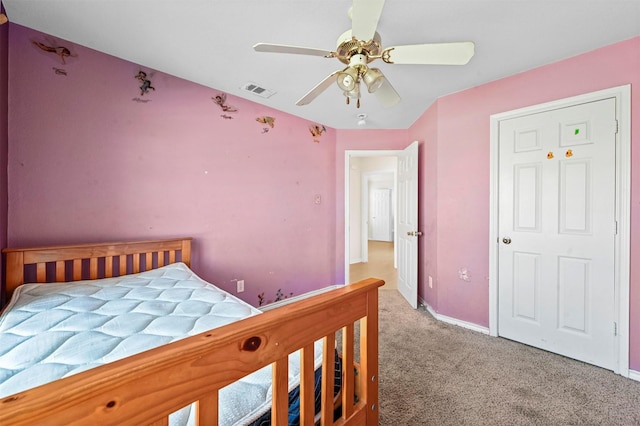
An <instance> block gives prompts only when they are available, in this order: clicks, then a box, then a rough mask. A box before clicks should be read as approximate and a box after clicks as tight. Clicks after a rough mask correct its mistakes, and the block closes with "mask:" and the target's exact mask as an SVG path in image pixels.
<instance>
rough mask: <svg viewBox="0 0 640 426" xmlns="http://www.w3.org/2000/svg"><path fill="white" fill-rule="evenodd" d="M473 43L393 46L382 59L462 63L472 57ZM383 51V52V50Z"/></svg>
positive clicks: (387, 60) (421, 63)
mask: <svg viewBox="0 0 640 426" xmlns="http://www.w3.org/2000/svg"><path fill="white" fill-rule="evenodd" d="M474 51H475V45H474V44H473V42H470V41H463V42H457V43H429V44H412V45H407V46H395V47H390V48H388V49H385V52H388V53H389V56H388V58H384V56H383V60H384V61H385V62H388V63H393V64H418V65H464V64H466V63H467V62H469V60H470V59H471V58H472V57H473V54H474ZM383 53H384V52H383Z"/></svg>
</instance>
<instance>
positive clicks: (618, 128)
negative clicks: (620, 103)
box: [613, 120, 620, 135]
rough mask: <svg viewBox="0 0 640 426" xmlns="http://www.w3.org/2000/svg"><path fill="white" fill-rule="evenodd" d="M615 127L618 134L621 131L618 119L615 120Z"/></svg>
mask: <svg viewBox="0 0 640 426" xmlns="http://www.w3.org/2000/svg"><path fill="white" fill-rule="evenodd" d="M613 129H614V133H615V134H616V135H617V134H618V132H619V131H620V126H619V125H618V120H613Z"/></svg>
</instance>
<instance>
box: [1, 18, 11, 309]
mask: <svg viewBox="0 0 640 426" xmlns="http://www.w3.org/2000/svg"><path fill="white" fill-rule="evenodd" d="M0 11H1V12H4V7H2V6H0ZM8 59H9V25H6V24H5V25H1V26H0V247H4V246H5V245H6V244H7V190H8V188H7V145H8V143H9V134H8V131H7V114H8V101H7V97H8V93H7V92H8V78H9V77H8V75H9V62H8ZM3 269H4V267H3V264H2V256H0V271H2V270H3ZM0 291H1V290H0ZM2 303H3V295H2V294H0V306H2Z"/></svg>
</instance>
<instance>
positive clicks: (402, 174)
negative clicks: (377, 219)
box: [344, 141, 422, 309]
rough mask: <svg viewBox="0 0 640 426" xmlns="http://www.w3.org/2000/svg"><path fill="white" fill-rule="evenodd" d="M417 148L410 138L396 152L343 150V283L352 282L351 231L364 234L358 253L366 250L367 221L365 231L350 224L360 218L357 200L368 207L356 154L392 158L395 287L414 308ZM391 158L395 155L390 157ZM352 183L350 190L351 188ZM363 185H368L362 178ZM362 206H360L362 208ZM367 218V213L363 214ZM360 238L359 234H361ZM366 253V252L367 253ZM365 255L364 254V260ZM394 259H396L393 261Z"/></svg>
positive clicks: (366, 193) (376, 159)
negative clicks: (360, 186) (364, 198)
mask: <svg viewBox="0 0 640 426" xmlns="http://www.w3.org/2000/svg"><path fill="white" fill-rule="evenodd" d="M418 150H419V142H418V141H414V142H412V143H411V144H409V146H407V147H406V148H405V149H403V150H399V151H345V256H344V259H345V282H347V283H349V282H352V280H351V278H350V265H351V259H352V248H351V247H352V242H354V241H358V239H357V238H353V234H354V233H356V234H357V232H358V231H360V232H362V234H363V235H364V234H366V235H367V242H366V244H362V246H363V247H361V256H362V252H364V250H368V245H369V239H368V235H369V234H368V223H367V230H365V229H364V228H365V226H364V224H363V223H362V222H366V221H367V219H365V220H362V221H361V223H352V222H351V221H350V220H351V218H353V217H356V218H358V217H362V215H359V214H357V210H358V207H357V205H358V203H360V210H364V209H367V208H368V205H369V203H368V202H365V203H363V202H362V201H361V200H362V198H363V197H362V193H365V194H364V196H365V197H368V193H369V191H368V190H367V191H361V193H360V195H359V196H358V195H356V193H357V191H358V190H359V189H360V188H358V187H357V182H359V181H360V179H359V178H358V174H362V173H361V171H360V170H359V169H358V164H357V163H358V161H359V157H375V158H372V159H371V161H372V162H374V164H375V162H376V161H380V160H381V159H382V158H383V157H385V156H387V157H392V159H393V161H394V164H395V174H394V176H395V178H394V182H395V183H394V185H393V189H394V191H395V192H396V196H395V197H392V198H393V199H394V200H395V206H396V207H395V210H397V211H396V212H395V213H394V214H393V217H394V218H395V220H394V224H393V228H394V231H393V235H394V237H393V242H394V247H393V249H394V250H393V251H394V264H395V266H396V271H397V279H396V280H395V282H396V283H397V289H398V291H399V292H400V294H401V295H402V297H404V298H405V299H406V301H407V303H409V305H410V306H411V307H412V308H414V309H416V308H417V307H418V240H417V239H418V237H419V236H421V235H422V232H420V231H419V229H418V225H419V224H418ZM393 157H395V158H393ZM352 185H353V187H354V189H353V190H352ZM365 186H368V183H367V181H365ZM363 207H364V208H363ZM365 217H367V218H368V214H367V215H366V216H365ZM361 237H362V235H361ZM367 256H368V255H367ZM366 258H367V257H365V259H366ZM395 259H397V260H395ZM361 261H362V257H361Z"/></svg>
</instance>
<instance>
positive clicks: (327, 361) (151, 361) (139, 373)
mask: <svg viewBox="0 0 640 426" xmlns="http://www.w3.org/2000/svg"><path fill="white" fill-rule="evenodd" d="M383 284H384V281H382V280H377V279H373V278H371V279H367V280H364V281H360V282H358V283H355V284H350V285H347V286H344V287H342V288H339V289H336V290H332V291H329V292H327V293H323V294H319V295H317V296H313V297H310V298H308V299H305V300H302V301H299V302H296V303H292V304H289V305H285V306H282V307H279V308H277V309H274V310H271V311H268V312H265V313H264V314H261V315H257V316H253V317H249V318H247V319H244V320H241V321H238V322H235V323H232V324H230V325H227V326H224V327H221V328H217V329H214V330H211V331H209V332H205V333H202V334H199V335H196V336H192V337H189V338H185V339H183V340H180V341H177V342H174V343H171V344H168V345H165V346H162V347H159V348H155V349H152V350H149V351H147V352H143V353H140V354H138V355H134V356H132V357H129V358H126V359H122V360H120V361H116V362H113V363H111V364H107V365H103V366H101V367H97V368H94V369H91V370H88V371H85V372H82V373H79V374H76V375H73V376H70V377H67V378H64V379H61V380H57V381H55V382H52V383H50V384H46V385H43V386H40V387H37V388H33V389H30V390H27V391H24V392H21V393H18V394H15V395H12V396H8V397H5V398H3V399H2V400H0V424H12V425H23V424H24V425H27V424H28V425H33V424H45V423H46V424H50V423H51V422H53V423H55V424H65V425H72V424H73V425H86V424H100V425H142V424H153V425H166V424H167V423H168V416H169V414H170V413H172V412H175V411H176V410H178V409H180V408H182V407H185V406H187V405H189V404H191V403H193V402H196V403H197V407H198V408H197V419H198V424H200V425H217V424H218V406H217V403H218V396H217V395H218V390H219V389H220V388H222V387H224V386H226V385H227V384H229V383H232V382H234V381H236V380H238V379H240V378H242V377H244V376H245V375H247V374H249V373H251V372H253V371H256V370H258V369H260V368H262V367H264V366H266V365H269V364H271V365H272V367H273V403H272V421H273V424H275V425H277V426H282V425H286V424H287V404H288V393H287V392H288V389H287V369H288V363H287V357H288V354H290V353H292V352H294V351H296V350H298V349H301V350H302V354H301V355H302V356H301V367H302V371H303V373H302V375H301V387H300V390H301V413H302V415H301V424H302V425H313V424H314V414H313V397H314V395H313V387H314V386H313V342H314V341H315V340H318V339H323V340H324V355H323V367H322V368H323V373H324V374H323V375H322V389H323V391H324V390H329V389H333V374H332V373H331V372H332V371H333V361H334V359H333V352H334V348H335V336H336V332H337V331H338V330H342V333H341V334H342V339H343V340H342V343H343V344H342V350H343V354H342V356H343V362H344V365H352V364H353V357H354V355H353V354H354V351H353V348H354V328H355V327H354V322H356V321H358V320H360V327H359V328H360V367H361V369H360V374H358V375H357V377H354V371H353V369H352V368H344V369H343V374H344V377H343V379H344V380H343V383H344V387H343V390H342V393H341V395H342V416H341V418H340V419H339V420H337V421H335V422H334V419H333V403H334V401H333V394H332V392H331V391H325V392H323V400H322V413H321V424H322V425H356V424H357V425H377V424H378V287H380V286H381V285H383ZM356 381H358V385H359V387H360V389H361V395H360V398H359V400H358V401H355V400H354V383H356Z"/></svg>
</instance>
